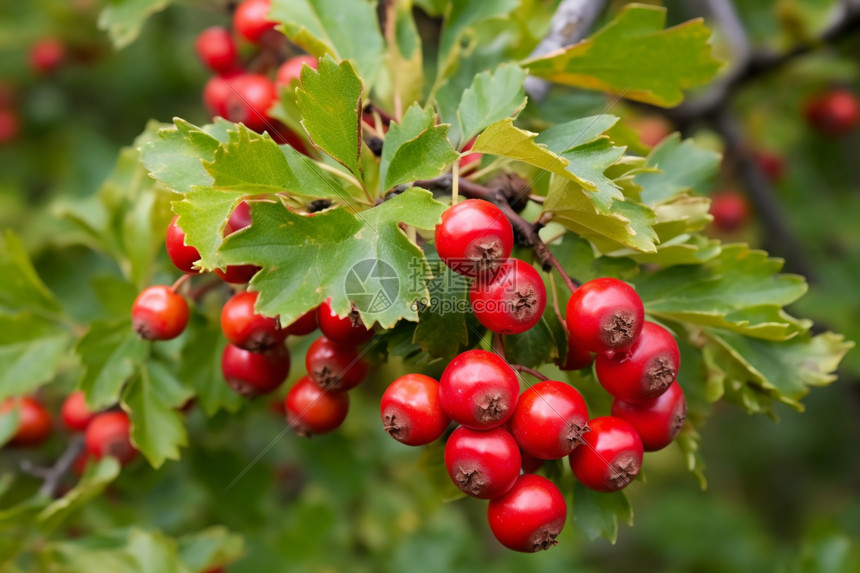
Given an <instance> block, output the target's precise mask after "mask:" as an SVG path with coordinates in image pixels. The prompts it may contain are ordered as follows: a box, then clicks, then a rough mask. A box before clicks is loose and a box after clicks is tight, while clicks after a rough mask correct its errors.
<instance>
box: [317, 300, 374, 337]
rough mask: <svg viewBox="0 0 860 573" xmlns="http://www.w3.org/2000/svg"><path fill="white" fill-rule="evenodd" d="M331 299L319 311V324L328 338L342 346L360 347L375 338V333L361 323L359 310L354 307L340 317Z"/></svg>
mask: <svg viewBox="0 0 860 573" xmlns="http://www.w3.org/2000/svg"><path fill="white" fill-rule="evenodd" d="M330 303H331V299H327V300H326V301H325V302H324V303H322V304H321V305H320V306H319V310H318V311H317V324H319V327H320V330H321V331H322V333H323V334H325V335H326V336H327V337H328V338H330V339H332V340H334V341H335V342H338V343H340V344H346V345H350V346H358V345H359V344H362V343H364V342H367V341H368V340H370V339H371V338H373V331H372V330H370V329H368V328H367V327H366V326H364V324H363V323H362V322H361V316H360V315H359V314H358V309H357V308H355V306H353V307H352V310H351V311H350V313H349V314H348V315H346V316H343V317H341V316H338V315H337V314H335V312H334V311H333V310H332V308H331V304H330Z"/></svg>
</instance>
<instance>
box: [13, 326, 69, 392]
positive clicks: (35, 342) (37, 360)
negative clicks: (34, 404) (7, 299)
mask: <svg viewBox="0 0 860 573" xmlns="http://www.w3.org/2000/svg"><path fill="white" fill-rule="evenodd" d="M69 343H70V336H69V333H68V332H67V331H66V330H65V329H63V328H61V327H59V326H58V325H57V324H56V323H53V322H51V321H48V320H45V319H43V318H39V317H38V316H34V315H32V314H30V313H28V312H21V313H18V314H13V315H8V314H0V400H2V399H3V398H6V397H8V396H20V395H22V394H27V393H28V392H31V391H32V390H34V389H35V388H37V387H39V386H40V385H41V384H44V383H45V382H48V381H49V380H51V379H52V378H54V376H55V375H56V372H57V367H58V365H59V363H60V360H61V359H62V358H63V356H64V355H65V353H66V350H67V349H68V347H69Z"/></svg>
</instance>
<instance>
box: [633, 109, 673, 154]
mask: <svg viewBox="0 0 860 573" xmlns="http://www.w3.org/2000/svg"><path fill="white" fill-rule="evenodd" d="M630 123H631V124H632V127H633V129H634V130H636V131H637V132H638V133H639V141H641V142H642V143H643V144H644V145H647V146H648V147H657V146H658V145H659V144H660V142H661V141H663V140H664V139H665V138H666V137H668V136H669V135H670V134H671V133H672V132H673V131H674V128H673V127H672V124H671V123H669V122H668V121H666V120H665V119H663V118H662V117H660V116H656V115H652V116H644V117H640V118H637V119H634V120H632V121H631V122H630Z"/></svg>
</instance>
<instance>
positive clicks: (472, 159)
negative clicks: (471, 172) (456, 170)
mask: <svg viewBox="0 0 860 573" xmlns="http://www.w3.org/2000/svg"><path fill="white" fill-rule="evenodd" d="M476 139H477V138H475V137H473V138H472V139H470V140H469V141H468V142H467V143H466V145H464V146H463V151H469V150H470V149H472V146H474V145H475V140H476ZM482 157H483V154H481V153H468V154H466V155H464V156H462V157H461V158H460V169H461V170H466V169H469V168H470V167H471V166H475V167H477V166H478V164H480V163H481V158H482Z"/></svg>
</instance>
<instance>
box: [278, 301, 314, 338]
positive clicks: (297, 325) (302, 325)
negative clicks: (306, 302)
mask: <svg viewBox="0 0 860 573" xmlns="http://www.w3.org/2000/svg"><path fill="white" fill-rule="evenodd" d="M316 329H317V309H316V308H312V309H310V310H309V311H307V312H306V313H304V314H303V315H301V316H300V317H298V318H297V319H296V321H295V322H294V323H292V324H291V325H289V326H286V327H284V331H286V333H287V334H289V335H292V336H305V335H306V334H310V333H311V332H313V331H314V330H316Z"/></svg>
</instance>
